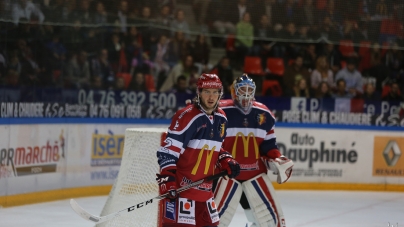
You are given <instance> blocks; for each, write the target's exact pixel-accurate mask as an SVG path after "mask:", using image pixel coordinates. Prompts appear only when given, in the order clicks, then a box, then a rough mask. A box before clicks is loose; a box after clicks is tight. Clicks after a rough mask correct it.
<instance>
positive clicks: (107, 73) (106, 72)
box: [91, 49, 115, 89]
mask: <svg viewBox="0 0 404 227" xmlns="http://www.w3.org/2000/svg"><path fill="white" fill-rule="evenodd" d="M91 75H92V76H93V77H95V78H97V77H99V78H101V81H102V83H101V84H102V86H103V88H104V89H110V88H113V86H114V84H115V74H114V71H113V70H112V67H111V65H110V63H109V61H108V50H107V49H101V50H100V51H99V53H98V55H97V58H95V59H93V60H92V62H91ZM96 80H98V79H96ZM96 80H95V81H96ZM97 83H98V82H97Z"/></svg>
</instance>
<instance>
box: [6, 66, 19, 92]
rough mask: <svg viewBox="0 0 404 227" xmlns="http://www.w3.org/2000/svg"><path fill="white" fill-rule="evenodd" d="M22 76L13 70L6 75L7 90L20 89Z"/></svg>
mask: <svg viewBox="0 0 404 227" xmlns="http://www.w3.org/2000/svg"><path fill="white" fill-rule="evenodd" d="M19 77H20V75H19V74H18V72H16V71H15V70H13V69H9V70H8V71H7V74H6V75H5V78H4V79H5V80H4V85H5V86H6V87H7V88H19V87H20V85H21V84H20V81H19V80H20V78H19Z"/></svg>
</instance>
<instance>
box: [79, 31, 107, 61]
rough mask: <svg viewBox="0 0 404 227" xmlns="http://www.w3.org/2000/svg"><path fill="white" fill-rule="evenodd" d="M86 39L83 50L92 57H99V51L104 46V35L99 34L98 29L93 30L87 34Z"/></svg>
mask: <svg viewBox="0 0 404 227" xmlns="http://www.w3.org/2000/svg"><path fill="white" fill-rule="evenodd" d="M85 37H86V38H85V39H84V42H83V44H82V49H84V50H85V51H87V53H89V55H91V56H94V55H97V53H98V51H99V50H100V49H101V48H102V47H103V46H104V37H103V34H100V33H97V29H95V28H93V29H89V30H88V31H87V32H86V33H85Z"/></svg>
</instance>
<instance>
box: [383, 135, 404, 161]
mask: <svg viewBox="0 0 404 227" xmlns="http://www.w3.org/2000/svg"><path fill="white" fill-rule="evenodd" d="M390 151H393V156H392V157H391V158H390V156H389V153H390ZM400 156H401V151H400V148H399V147H398V145H397V143H396V141H394V140H390V141H389V142H388V143H387V146H386V147H385V148H384V150H383V157H384V160H385V161H386V163H387V165H388V166H395V165H396V163H397V161H398V159H399V158H400Z"/></svg>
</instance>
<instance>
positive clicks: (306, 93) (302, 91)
mask: <svg viewBox="0 0 404 227" xmlns="http://www.w3.org/2000/svg"><path fill="white" fill-rule="evenodd" d="M292 97H304V98H311V92H310V88H309V86H308V84H307V81H306V80H305V79H304V78H300V79H299V80H297V81H296V84H295V86H294V87H293V94H292Z"/></svg>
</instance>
